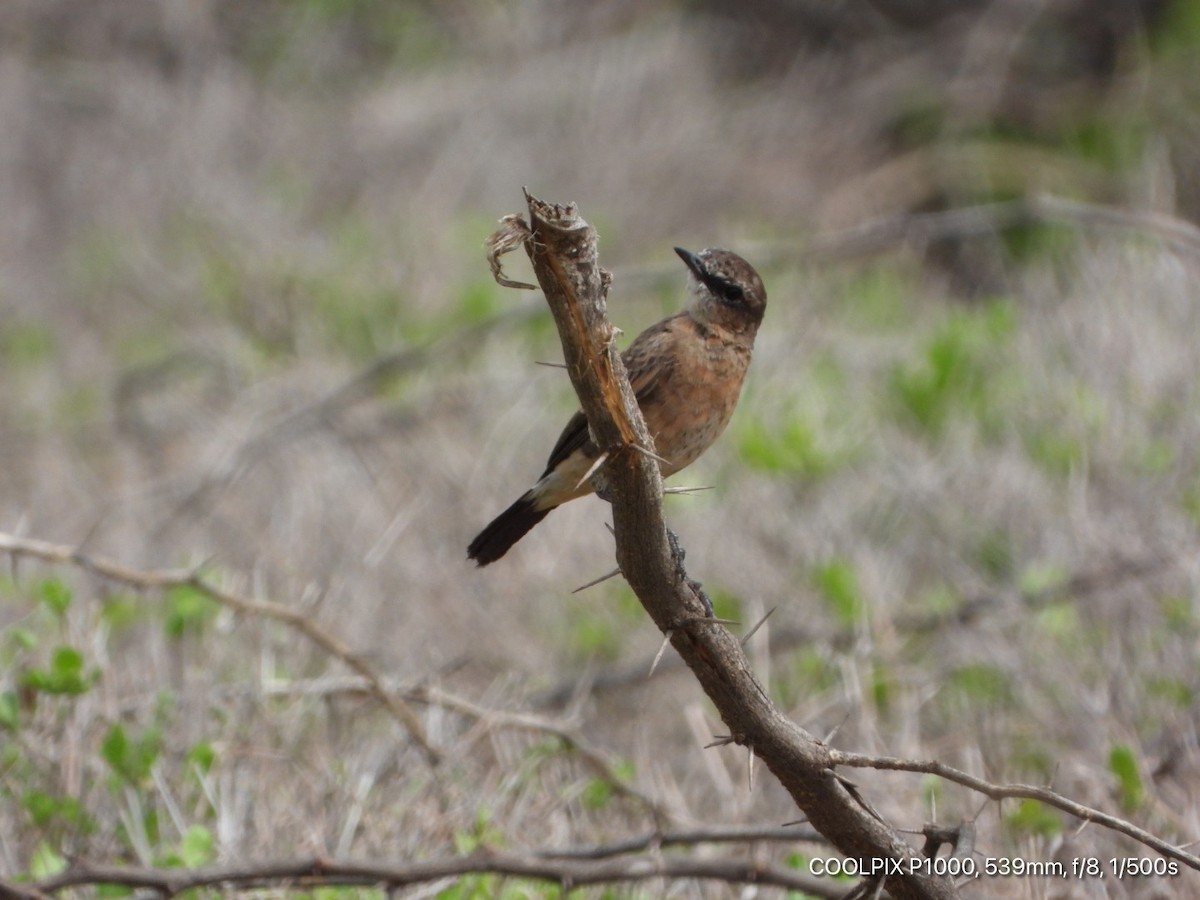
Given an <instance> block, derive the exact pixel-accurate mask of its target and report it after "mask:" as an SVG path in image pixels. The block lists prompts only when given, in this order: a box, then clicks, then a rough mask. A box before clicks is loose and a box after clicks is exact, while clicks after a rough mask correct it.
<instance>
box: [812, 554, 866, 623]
mask: <svg viewBox="0 0 1200 900" xmlns="http://www.w3.org/2000/svg"><path fill="white" fill-rule="evenodd" d="M810 577H811V581H812V584H813V586H814V587H815V588H816V589H817V591H818V592H819V593H820V595H821V598H822V599H823V600H824V601H825V602H826V603H827V604H828V605H829V608H830V609H832V610H833V612H834V614H835V615H836V616H837V617H838V618H839V619H840V620H841V621H842V624H844V625H854V624H855V623H856V622H858V621H859V620H860V619H861V618H862V616H863V611H864V608H865V606H866V604H865V603H864V602H863V598H862V594H861V593H860V591H859V588H858V575H857V574H856V573H855V571H854V567H853V566H852V565H850V563H849V562H847V561H846V560H844V559H833V560H830V561H829V562H826V563H822V564H820V565H817V566H814V567H813V570H812V574H811V576H810Z"/></svg>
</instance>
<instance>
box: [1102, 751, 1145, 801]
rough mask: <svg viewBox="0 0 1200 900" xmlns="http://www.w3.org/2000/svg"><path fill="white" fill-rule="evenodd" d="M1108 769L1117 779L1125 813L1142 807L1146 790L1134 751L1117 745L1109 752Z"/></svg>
mask: <svg viewBox="0 0 1200 900" xmlns="http://www.w3.org/2000/svg"><path fill="white" fill-rule="evenodd" d="M1108 768H1109V769H1110V770H1111V771H1112V773H1113V775H1115V776H1116V777H1117V784H1118V786H1119V787H1120V788H1121V806H1122V807H1123V808H1124V809H1125V811H1126V812H1132V811H1134V810H1135V809H1137V808H1138V807H1140V806H1141V805H1142V802H1143V801H1144V800H1145V797H1146V788H1145V786H1144V785H1143V784H1142V776H1141V773H1139V772H1138V766H1137V759H1136V757H1135V756H1134V755H1133V751H1132V750H1130V749H1129V747H1127V746H1125V745H1124V744H1117V745H1116V746H1115V747H1113V748H1112V750H1110V751H1109V754H1108Z"/></svg>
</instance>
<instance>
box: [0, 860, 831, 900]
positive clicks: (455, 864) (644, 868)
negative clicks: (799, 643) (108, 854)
mask: <svg viewBox="0 0 1200 900" xmlns="http://www.w3.org/2000/svg"><path fill="white" fill-rule="evenodd" d="M487 874H492V875H508V876H512V877H516V878H532V879H536V880H539V881H549V882H553V883H556V884H560V885H563V886H564V887H566V888H571V887H583V886H585V885H591V884H612V883H615V882H628V881H648V880H652V879H660V878H661V879H668V880H670V879H682V878H695V879H705V880H709V881H724V882H728V883H730V884H761V885H773V886H777V887H782V888H787V889H789V890H795V891H803V892H805V893H807V894H811V895H812V896H815V897H830V898H833V897H840V896H841V895H842V893H843V886H842V885H841V884H839V883H838V882H834V881H828V880H823V879H819V878H814V877H813V876H811V875H806V874H802V873H800V872H796V871H794V870H792V869H784V868H780V867H778V866H768V865H760V864H758V863H756V862H754V861H752V860H743V859H690V858H677V857H670V856H635V857H619V858H616V859H602V860H591V859H567V858H550V857H545V856H541V855H538V854H522V853H492V852H489V851H487V850H483V851H480V852H477V853H474V854H472V855H471V856H466V857H452V858H449V859H440V860H430V861H427V862H416V863H393V864H388V863H364V862H351V861H349V860H335V859H322V858H320V857H315V858H311V859H299V860H284V861H278V862H262V863H244V864H235V865H229V866H210V867H206V868H201V869H151V868H143V867H139V866H102V865H93V864H91V863H87V862H79V863H76V864H75V865H74V866H72V867H71V868H70V869H68V870H67V871H66V872H64V873H62V874H61V875H56V876H55V877H53V878H47V879H45V880H43V881H40V882H37V883H36V884H34V885H33V886H32V889H31V890H29V891H27V892H25V893H23V894H22V893H17V894H16V896H19V897H23V898H30V900H34V898H37V900H40V896H44V895H47V894H54V893H57V892H58V891H61V890H64V889H66V888H70V887H77V886H80V885H100V884H106V885H118V886H121V887H128V888H147V889H149V890H153V891H156V892H157V893H158V894H159V895H161V896H163V897H172V896H174V895H176V894H179V893H181V892H182V891H187V890H192V889H194V888H205V887H221V888H224V889H226V890H252V889H261V888H263V887H285V888H293V889H311V888H314V887H321V886H333V885H372V886H379V887H385V888H388V889H395V888H400V887H407V886H410V885H415V884H424V883H427V882H431V881H437V880H439V879H443V878H457V877H462V876H466V875H487ZM0 888H3V884H2V883H0ZM38 892H40V895H39V893H38Z"/></svg>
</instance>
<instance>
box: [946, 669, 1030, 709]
mask: <svg viewBox="0 0 1200 900" xmlns="http://www.w3.org/2000/svg"><path fill="white" fill-rule="evenodd" d="M946 690H947V691H948V692H949V693H950V694H951V695H955V696H957V697H958V698H959V699H960V700H961V701H962V702H963V704H964V705H965V706H967V707H969V708H980V707H989V706H1003V705H1007V704H1009V703H1010V702H1011V701H1012V697H1013V688H1012V678H1011V676H1009V674H1008V673H1007V672H1005V671H1004V670H1002V669H999V668H997V667H996V666H992V665H988V664H987V663H971V664H969V665H965V666H961V667H959V668H957V669H955V670H954V671H952V672H951V673H950V674H949V676H948V677H947V678H946Z"/></svg>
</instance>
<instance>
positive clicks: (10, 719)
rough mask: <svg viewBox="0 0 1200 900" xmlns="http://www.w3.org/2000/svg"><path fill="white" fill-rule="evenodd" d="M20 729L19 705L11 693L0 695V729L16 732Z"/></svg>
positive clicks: (15, 696)
mask: <svg viewBox="0 0 1200 900" xmlns="http://www.w3.org/2000/svg"><path fill="white" fill-rule="evenodd" d="M20 727H21V704H20V702H19V701H18V700H17V695H16V693H14V692H13V691H5V692H4V693H3V694H0V728H3V729H5V730H7V731H17V730H18V729H19V728H20Z"/></svg>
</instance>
